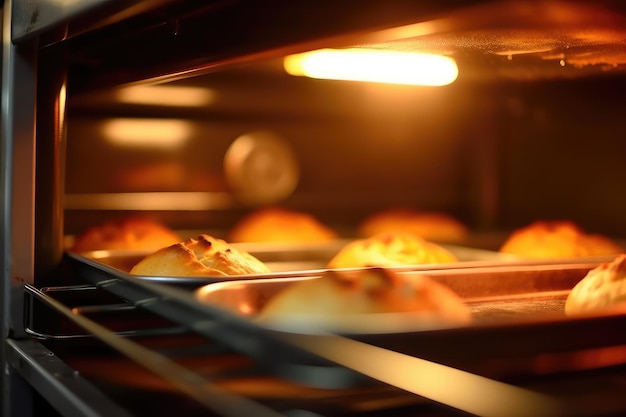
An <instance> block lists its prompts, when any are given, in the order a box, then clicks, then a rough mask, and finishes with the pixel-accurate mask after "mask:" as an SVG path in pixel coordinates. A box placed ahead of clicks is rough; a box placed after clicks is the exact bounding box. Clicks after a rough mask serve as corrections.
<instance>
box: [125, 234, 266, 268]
mask: <svg viewBox="0 0 626 417" xmlns="http://www.w3.org/2000/svg"><path fill="white" fill-rule="evenodd" d="M267 272H269V269H268V268H267V267H266V266H265V264H264V263H263V262H261V261H260V260H258V259H257V258H255V257H254V256H252V255H250V254H249V253H248V252H245V251H242V250H238V249H236V248H234V247H232V246H230V245H229V244H228V243H226V242H225V241H223V240H221V239H217V238H214V237H211V236H209V235H204V234H203V235H200V236H198V238H197V239H193V238H191V239H187V240H186V241H184V242H180V243H177V244H174V245H171V246H168V247H166V248H162V249H159V250H158V251H156V252H154V253H153V254H151V255H148V256H146V257H145V258H144V259H142V260H141V261H139V263H137V265H135V266H134V267H133V268H132V269H131V271H130V273H131V274H135V275H145V276H181V277H182V276H212V275H243V274H262V273H267Z"/></svg>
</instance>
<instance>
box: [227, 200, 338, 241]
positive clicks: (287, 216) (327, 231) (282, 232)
mask: <svg viewBox="0 0 626 417" xmlns="http://www.w3.org/2000/svg"><path fill="white" fill-rule="evenodd" d="M336 238H337V233H336V232H335V231H334V230H332V229H331V228H330V227H328V226H326V225H324V224H322V223H321V222H320V221H319V220H318V219H316V218H315V217H314V216H312V215H310V214H308V213H303V212H299V211H293V210H288V209H284V208H279V207H270V208H264V209H259V210H257V211H254V212H252V213H250V214H249V215H247V216H245V217H244V218H242V219H241V220H240V221H239V222H238V223H237V224H236V225H235V226H234V227H233V228H232V229H231V231H230V233H229V234H228V240H229V241H230V242H324V241H329V240H333V239H336Z"/></svg>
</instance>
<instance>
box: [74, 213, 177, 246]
mask: <svg viewBox="0 0 626 417" xmlns="http://www.w3.org/2000/svg"><path fill="white" fill-rule="evenodd" d="M181 240H182V238H181V237H180V236H179V235H178V234H177V233H176V232H174V231H173V230H171V229H169V228H168V227H166V226H164V225H162V224H161V223H158V222H157V221H155V220H152V219H149V218H145V217H127V218H123V219H119V220H113V221H110V222H107V223H104V224H102V225H98V226H94V227H91V228H89V229H87V230H86V231H85V232H83V233H82V234H80V235H78V236H77V237H76V238H75V240H74V243H73V244H72V245H71V247H70V250H72V251H74V252H89V251H95V250H131V249H158V248H162V247H165V246H169V245H172V244H174V243H177V242H180V241H181Z"/></svg>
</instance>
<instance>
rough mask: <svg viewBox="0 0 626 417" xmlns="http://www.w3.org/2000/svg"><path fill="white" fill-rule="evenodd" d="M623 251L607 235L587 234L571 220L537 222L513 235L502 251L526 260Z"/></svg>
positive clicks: (613, 253)
mask: <svg viewBox="0 0 626 417" xmlns="http://www.w3.org/2000/svg"><path fill="white" fill-rule="evenodd" d="M623 251H624V250H623V249H622V248H621V247H620V246H619V245H618V244H617V243H616V242H614V241H613V240H611V239H610V238H608V237H606V236H602V235H597V234H587V233H586V232H585V231H584V230H582V229H581V228H580V227H578V226H577V225H576V224H574V223H572V222H570V221H537V222H534V223H532V224H530V225H529V226H526V227H523V228H521V229H518V230H516V231H514V232H513V233H511V235H510V236H509V238H508V239H507V240H506V241H505V242H504V244H503V245H502V247H501V248H500V252H503V253H510V254H514V255H519V256H522V257H525V258H576V257H582V256H604V255H616V254H618V253H621V252H623Z"/></svg>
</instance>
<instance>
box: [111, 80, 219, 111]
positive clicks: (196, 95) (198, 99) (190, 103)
mask: <svg viewBox="0 0 626 417" xmlns="http://www.w3.org/2000/svg"><path fill="white" fill-rule="evenodd" d="M116 95H117V100H118V101H121V102H123V103H132V104H145V105H155V106H176V107H200V106H207V105H209V104H211V103H212V102H213V101H214V99H215V92H214V91H213V90H210V89H208V88H198V87H178V86H167V85H136V86H132V87H125V88H122V89H120V90H119V91H118V92H117V94H116Z"/></svg>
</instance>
